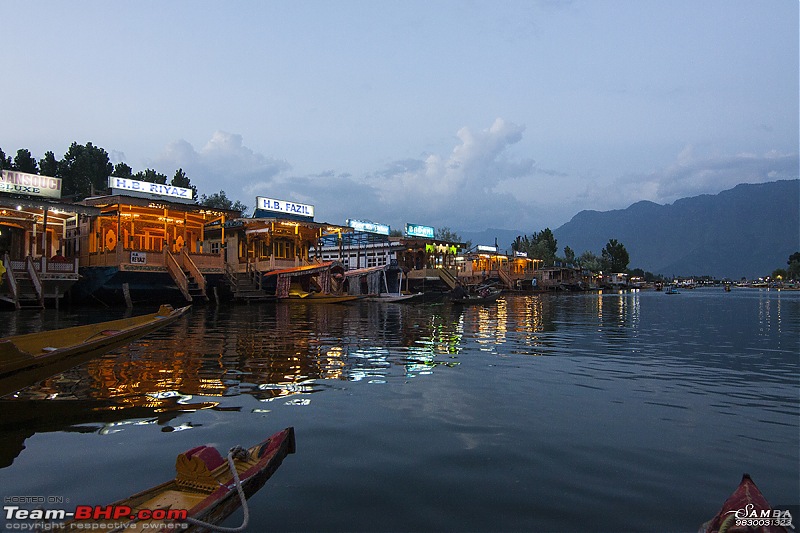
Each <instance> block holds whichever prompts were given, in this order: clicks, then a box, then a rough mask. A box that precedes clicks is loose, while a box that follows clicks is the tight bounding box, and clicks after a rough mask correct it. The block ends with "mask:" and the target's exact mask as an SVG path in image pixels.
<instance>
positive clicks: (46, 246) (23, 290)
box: [0, 170, 100, 309]
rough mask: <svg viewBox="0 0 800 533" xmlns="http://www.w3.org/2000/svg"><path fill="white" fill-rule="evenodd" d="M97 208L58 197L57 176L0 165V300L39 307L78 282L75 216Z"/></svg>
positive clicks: (85, 215)
mask: <svg viewBox="0 0 800 533" xmlns="http://www.w3.org/2000/svg"><path fill="white" fill-rule="evenodd" d="M99 212H100V211H99V209H97V208H94V207H89V206H82V205H75V204H71V203H66V202H62V201H61V179H59V178H53V177H49V176H39V175H36V174H27V173H24V172H15V171H9V170H3V171H2V174H0V261H2V269H3V272H4V275H3V277H2V285H0V301H3V302H5V303H6V304H10V305H11V306H13V307H14V308H16V309H21V308H23V307H32V308H43V307H44V306H45V303H46V302H47V301H52V302H54V304H55V305H56V306H58V302H59V300H60V299H61V298H62V297H63V296H64V295H65V294H66V293H67V291H69V290H70V288H71V287H72V286H73V285H74V284H75V283H76V282H77V281H78V275H79V274H78V260H77V259H76V258H75V256H74V254H72V251H73V243H72V240H71V239H70V238H69V235H70V233H71V232H74V231H75V228H76V227H77V226H78V221H79V219H88V218H90V217H93V216H97V215H98V214H99Z"/></svg>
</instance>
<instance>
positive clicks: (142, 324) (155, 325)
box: [0, 305, 191, 396]
mask: <svg viewBox="0 0 800 533" xmlns="http://www.w3.org/2000/svg"><path fill="white" fill-rule="evenodd" d="M190 307H191V306H186V307H181V308H179V309H173V308H172V306H171V305H162V306H161V308H160V309H159V310H158V312H157V313H152V314H149V315H141V316H135V317H131V318H122V319H119V320H111V321H109V322H100V323H97V324H88V325H85V326H74V327H71V328H63V329H56V330H51V331H42V332H39V333H28V334H26V335H16V336H14V337H7V338H4V339H0V396H5V395H6V394H9V393H11V392H14V391H17V390H19V389H22V388H25V387H27V386H30V385H32V384H33V383H36V382H37V381H40V380H42V379H45V378H48V377H50V376H52V375H55V374H58V373H59V372H63V371H65V370H68V369H70V368H72V367H74V366H77V365H79V364H81V363H84V362H86V361H88V360H90V359H92V358H94V357H96V356H98V355H101V354H103V353H105V352H107V351H109V350H112V349H114V348H117V347H119V346H122V345H123V344H127V343H129V342H131V341H133V340H134V339H137V338H139V337H142V336H144V335H146V334H148V333H150V332H152V331H155V330H157V329H159V328H162V327H164V326H166V325H167V324H170V323H172V322H174V321H175V320H177V319H178V318H180V317H181V316H183V315H184V314H185V313H186V311H188V310H189V308H190Z"/></svg>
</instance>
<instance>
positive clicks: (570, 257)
mask: <svg viewBox="0 0 800 533" xmlns="http://www.w3.org/2000/svg"><path fill="white" fill-rule="evenodd" d="M564 261H565V262H566V263H567V264H574V263H575V252H574V251H573V250H572V248H570V247H569V246H565V247H564Z"/></svg>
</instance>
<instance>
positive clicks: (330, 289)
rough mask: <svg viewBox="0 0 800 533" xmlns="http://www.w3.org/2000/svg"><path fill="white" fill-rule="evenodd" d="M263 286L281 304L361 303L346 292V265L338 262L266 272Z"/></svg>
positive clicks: (357, 297) (354, 296)
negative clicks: (288, 302) (354, 301)
mask: <svg viewBox="0 0 800 533" xmlns="http://www.w3.org/2000/svg"><path fill="white" fill-rule="evenodd" d="M263 276H264V279H263V287H264V289H265V290H266V291H267V294H274V295H275V297H277V299H278V300H279V301H296V302H305V303H341V302H349V301H351V300H358V299H359V298H360V296H358V295H350V294H347V293H345V292H344V291H343V289H344V266H342V264H341V263H339V262H337V261H328V262H325V263H316V264H312V265H304V266H298V267H292V268H284V269H281V270H271V271H269V272H265V273H264V275H263Z"/></svg>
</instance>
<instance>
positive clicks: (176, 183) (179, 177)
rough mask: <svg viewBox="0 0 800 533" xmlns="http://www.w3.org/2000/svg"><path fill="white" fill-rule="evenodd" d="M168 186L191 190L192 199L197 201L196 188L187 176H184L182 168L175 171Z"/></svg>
mask: <svg viewBox="0 0 800 533" xmlns="http://www.w3.org/2000/svg"><path fill="white" fill-rule="evenodd" d="M169 184H170V185H172V186H173V187H183V188H184V189H192V198H194V200H195V201H197V187H195V186H194V185H192V182H191V181H189V178H188V176H186V172H184V171H183V169H182V168H179V169H178V170H176V171H175V175H174V176H173V177H172V181H171V182H170V183H169Z"/></svg>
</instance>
